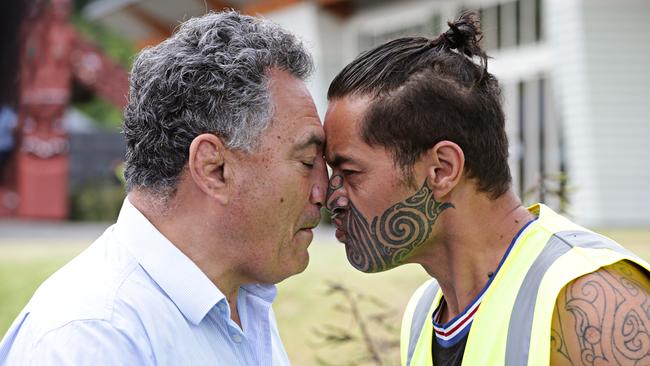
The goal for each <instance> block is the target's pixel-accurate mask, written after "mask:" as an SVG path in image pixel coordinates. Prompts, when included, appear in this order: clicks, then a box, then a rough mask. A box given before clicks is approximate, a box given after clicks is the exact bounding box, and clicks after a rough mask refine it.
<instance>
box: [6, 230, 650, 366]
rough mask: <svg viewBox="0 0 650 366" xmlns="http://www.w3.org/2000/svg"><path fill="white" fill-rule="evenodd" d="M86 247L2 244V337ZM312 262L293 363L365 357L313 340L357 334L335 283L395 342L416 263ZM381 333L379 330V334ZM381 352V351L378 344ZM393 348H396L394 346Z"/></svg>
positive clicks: (288, 339)
mask: <svg viewBox="0 0 650 366" xmlns="http://www.w3.org/2000/svg"><path fill="white" fill-rule="evenodd" d="M601 232H603V233H604V234H606V235H608V236H610V237H612V238H614V239H615V240H617V241H619V242H620V243H621V244H623V245H625V246H626V247H628V248H629V249H631V250H633V251H634V252H636V253H637V254H639V255H640V256H642V257H644V258H647V259H650V230H603V231H601ZM86 244H87V243H82V242H78V241H77V242H73V243H69V244H57V243H43V242H33V241H32V242H27V241H21V242H20V243H9V244H3V245H0V299H2V300H1V301H0V334H4V333H5V332H6V330H7V328H8V327H9V326H10V324H11V322H12V321H13V319H14V318H15V317H16V315H17V314H18V313H19V312H20V310H21V309H22V307H23V306H24V305H25V304H26V303H27V301H28V300H29V298H30V297H31V296H32V294H33V292H34V290H35V289H36V288H37V287H38V285H39V284H40V283H41V282H42V281H43V280H44V279H46V278H47V277H48V276H49V275H50V274H51V273H53V272H54V271H55V270H56V269H58V268H59V267H61V266H62V265H63V264H64V263H66V262H67V261H68V260H70V258H72V257H73V256H75V255H76V254H77V253H79V252H80V251H81V250H83V248H84V246H85V245H86ZM310 256H311V260H310V265H309V267H308V268H307V270H306V271H305V272H304V273H302V274H300V275H297V276H294V277H291V278H289V279H287V280H285V281H284V282H282V283H281V284H280V285H279V289H280V292H279V295H278V299H277V301H276V303H275V305H274V309H275V312H276V316H277V320H278V325H279V327H280V331H281V334H282V338H283V341H284V343H285V347H286V349H287V352H288V354H289V357H290V359H291V361H292V363H293V364H294V365H319V364H323V365H324V364H325V363H319V362H318V361H317V358H320V359H322V360H327V362H328V364H335V365H352V364H353V363H352V362H351V361H352V360H355V359H357V358H358V357H359V356H360V355H362V353H363V352H362V350H363V349H364V344H363V343H362V342H360V341H358V340H357V341H353V342H343V344H338V345H336V344H331V343H327V342H326V341H325V340H324V338H323V337H320V336H318V335H317V334H318V332H319V331H323V330H325V329H326V328H327V327H328V326H333V327H338V328H340V329H341V330H342V331H345V332H348V331H349V334H350V336H351V337H357V339H358V337H359V331H358V324H357V323H356V322H355V320H354V318H353V316H352V315H350V313H349V312H347V311H340V310H337V308H340V307H341V306H345V305H346V302H345V301H344V300H343V297H342V296H341V295H340V294H330V295H328V294H327V292H328V283H331V282H336V283H339V284H342V285H344V286H346V287H348V288H350V289H352V290H356V291H358V292H360V293H362V294H364V295H366V298H367V297H369V296H374V297H377V298H379V299H381V300H382V301H383V302H384V303H385V304H386V305H387V306H388V308H386V309H384V308H380V307H378V306H375V305H373V304H370V303H369V302H364V301H363V300H362V301H360V303H359V306H360V308H361V312H362V313H363V316H364V317H366V320H367V318H368V316H370V315H372V314H375V313H377V312H390V313H391V316H390V317H389V319H388V321H389V322H390V323H392V324H393V325H394V329H392V330H388V331H386V330H385V329H383V328H382V327H378V326H377V324H375V322H373V321H368V322H369V324H367V325H368V326H369V327H370V328H371V329H370V330H371V331H372V333H373V335H375V336H376V337H377V338H378V339H379V338H384V339H391V340H397V337H398V332H399V322H400V318H401V311H402V309H403V308H404V306H405V305H406V302H407V301H408V298H409V297H410V295H411V293H412V292H413V290H415V288H416V287H417V286H418V285H419V284H420V283H422V282H423V281H424V280H425V279H426V278H427V275H426V274H425V273H424V271H423V270H422V269H421V268H420V267H419V266H403V267H400V268H398V269H395V270H392V271H389V272H386V273H379V274H372V275H367V274H362V273H360V272H358V271H356V270H354V269H353V268H352V267H350V265H349V264H348V263H347V260H346V258H345V253H344V249H343V246H342V245H340V244H338V243H335V242H334V241H333V240H332V241H331V242H326V243H314V244H312V246H311V247H310ZM380 328H381V329H380ZM377 346H378V348H382V350H385V347H386V346H382V345H377ZM393 346H394V345H393ZM385 354H386V357H387V360H386V361H387V362H386V364H391V365H392V364H398V363H399V361H398V353H397V349H396V348H394V347H392V348H390V350H389V351H387V352H385ZM357 364H359V365H361V364H363V363H357Z"/></svg>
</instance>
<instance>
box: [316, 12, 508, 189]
mask: <svg viewBox="0 0 650 366" xmlns="http://www.w3.org/2000/svg"><path fill="white" fill-rule="evenodd" d="M448 24H449V30H447V31H446V32H445V33H443V34H441V35H440V36H438V37H437V38H435V39H428V38H425V37H403V38H398V39H395V40H392V41H390V42H387V43H384V44H382V45H380V46H378V47H376V48H374V49H372V50H370V51H367V52H365V53H362V54H361V55H359V56H358V57H357V58H356V59H355V60H354V61H352V63H350V64H349V65H347V66H346V67H345V68H344V69H343V70H342V71H341V72H340V73H339V74H338V75H337V76H336V78H334V81H332V84H331V85H330V87H329V91H328V93H327V97H328V99H329V100H334V99H338V98H343V97H345V96H352V95H358V96H366V95H370V96H371V97H372V103H371V105H370V106H369V107H368V109H367V112H366V115H365V116H364V120H363V122H362V124H361V135H362V138H363V140H364V141H365V142H366V143H368V144H369V145H381V146H385V147H386V148H388V149H389V150H390V151H391V152H392V154H393V157H394V159H395V162H396V163H397V164H399V166H400V167H401V168H402V169H403V170H404V171H405V172H407V173H408V175H409V176H410V175H411V174H410V173H411V168H412V166H413V164H414V163H415V162H416V161H417V160H418V159H419V158H420V157H421V156H422V154H423V153H424V152H425V151H427V150H428V149H430V148H431V147H433V146H434V145H435V144H437V143H438V142H440V141H444V140H447V141H452V142H454V143H456V144H458V145H459V146H460V148H461V149H462V150H463V153H464V154H465V170H466V173H467V176H468V177H469V178H476V179H477V181H478V189H479V190H480V191H483V192H487V193H489V194H490V195H491V197H493V198H496V197H499V196H501V195H502V194H503V193H505V192H506V191H507V190H508V189H509V187H510V183H511V176H510V169H509V167H508V139H507V136H506V132H505V121H504V115H503V110H502V108H501V90H500V88H499V85H498V82H497V80H496V78H495V77H494V76H493V75H491V74H490V73H488V72H487V55H486V54H485V52H484V51H483V50H482V49H481V47H480V46H479V42H480V40H481V36H482V34H481V30H480V24H479V20H478V15H477V14H476V13H475V12H471V11H469V12H465V13H463V14H462V15H461V16H460V17H459V19H458V20H456V21H455V22H453V23H451V22H450V23H448ZM474 58H478V59H479V61H480V63H479V64H477V63H475V62H474V61H473V59H474ZM409 180H410V179H409Z"/></svg>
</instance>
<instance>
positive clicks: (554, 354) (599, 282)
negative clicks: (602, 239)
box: [551, 261, 650, 365]
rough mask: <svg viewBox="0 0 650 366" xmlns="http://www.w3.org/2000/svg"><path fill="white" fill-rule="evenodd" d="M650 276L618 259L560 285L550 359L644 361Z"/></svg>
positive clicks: (649, 347) (649, 346) (648, 351)
mask: <svg viewBox="0 0 650 366" xmlns="http://www.w3.org/2000/svg"><path fill="white" fill-rule="evenodd" d="M649 294H650V279H649V278H648V275H647V273H646V272H645V271H644V270H641V269H639V268H638V267H637V266H636V265H634V264H632V263H630V262H627V261H621V262H618V263H615V264H613V265H610V266H607V267H604V268H601V269H600V270H598V271H596V272H593V273H590V274H587V275H584V276H582V277H580V278H578V279H576V280H574V281H573V282H571V283H569V284H568V285H567V286H566V287H565V288H563V289H562V291H561V292H560V294H559V295H558V298H557V301H556V309H555V312H554V314H553V322H552V327H551V360H552V361H553V362H552V364H565V365H650V332H649V328H650V296H649Z"/></svg>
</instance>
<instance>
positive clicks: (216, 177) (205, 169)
mask: <svg viewBox="0 0 650 366" xmlns="http://www.w3.org/2000/svg"><path fill="white" fill-rule="evenodd" d="M225 156H226V147H225V145H224V143H223V141H222V140H221V139H220V138H219V137H217V136H215V135H213V134H209V133H204V134H201V135H199V136H196V137H195V138H194V140H192V143H191V144H190V156H189V160H188V162H187V164H188V167H189V170H190V176H191V177H192V180H193V181H194V183H195V184H196V186H197V187H199V189H201V191H203V193H205V194H206V195H208V196H209V197H212V198H214V199H217V200H218V201H220V202H221V203H222V204H227V203H228V198H229V194H228V184H227V183H228V182H227V181H226V179H227V175H226V174H225V163H226V159H225Z"/></svg>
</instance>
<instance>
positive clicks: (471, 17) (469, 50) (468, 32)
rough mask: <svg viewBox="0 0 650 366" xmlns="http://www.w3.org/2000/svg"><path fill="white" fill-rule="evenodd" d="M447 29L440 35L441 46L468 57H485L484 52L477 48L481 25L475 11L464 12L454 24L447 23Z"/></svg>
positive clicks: (481, 35) (480, 36)
mask: <svg viewBox="0 0 650 366" xmlns="http://www.w3.org/2000/svg"><path fill="white" fill-rule="evenodd" d="M447 24H448V25H449V29H448V30H447V31H446V32H445V33H443V34H442V40H443V44H444V45H445V46H446V47H447V48H449V49H452V50H453V49H455V50H458V52H460V53H462V54H465V55H467V56H468V57H474V56H479V57H481V58H483V57H485V52H484V51H483V49H481V47H480V46H479V42H481V39H482V38H483V33H482V32H481V23H480V21H479V17H478V14H477V13H476V12H475V11H465V12H464V13H462V14H461V15H460V17H459V18H458V19H457V20H456V21H455V22H453V23H452V22H447Z"/></svg>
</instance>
